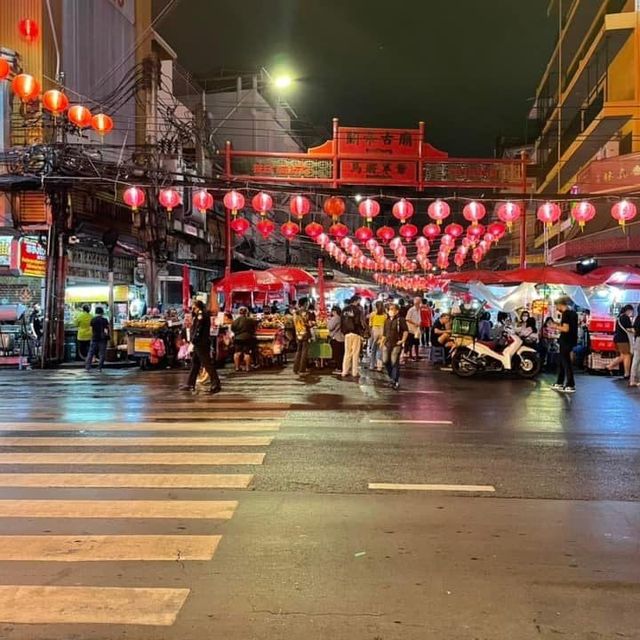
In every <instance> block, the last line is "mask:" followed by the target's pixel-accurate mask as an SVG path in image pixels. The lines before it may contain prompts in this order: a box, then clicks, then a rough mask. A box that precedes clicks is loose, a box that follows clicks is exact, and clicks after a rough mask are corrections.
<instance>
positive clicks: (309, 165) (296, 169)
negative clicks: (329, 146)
mask: <svg viewBox="0 0 640 640" xmlns="http://www.w3.org/2000/svg"><path fill="white" fill-rule="evenodd" d="M231 169H232V173H233V175H236V176H251V177H252V178H286V179H293V180H295V179H298V180H299V179H305V180H309V179H313V180H331V179H332V178H333V163H332V161H331V160H311V159H310V160H307V159H301V158H279V157H253V156H234V157H233V159H232V167H231Z"/></svg>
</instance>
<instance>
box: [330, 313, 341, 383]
mask: <svg viewBox="0 0 640 640" xmlns="http://www.w3.org/2000/svg"><path fill="white" fill-rule="evenodd" d="M327 329H328V330H329V340H330V343H331V358H332V360H333V364H334V365H335V371H334V373H342V361H343V359H344V334H343V333H342V309H340V307H339V306H338V305H335V306H334V307H333V308H332V309H331V316H330V317H329V320H328V321H327Z"/></svg>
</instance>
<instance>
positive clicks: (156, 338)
mask: <svg viewBox="0 0 640 640" xmlns="http://www.w3.org/2000/svg"><path fill="white" fill-rule="evenodd" d="M123 328H124V330H125V331H126V333H127V342H126V349H127V355H128V357H129V358H133V359H135V360H138V361H139V363H140V368H141V369H147V368H149V367H158V368H166V367H173V366H175V365H176V361H177V353H178V347H177V344H178V342H179V340H180V336H181V332H182V330H183V319H182V318H180V317H179V315H178V313H177V312H175V311H172V312H171V313H170V314H167V315H166V316H165V317H155V316H145V317H143V318H141V319H140V320H129V321H127V322H125V323H124V327H123Z"/></svg>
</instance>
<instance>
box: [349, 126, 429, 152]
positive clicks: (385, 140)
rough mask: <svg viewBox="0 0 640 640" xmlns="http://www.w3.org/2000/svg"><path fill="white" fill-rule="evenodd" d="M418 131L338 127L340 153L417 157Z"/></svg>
mask: <svg viewBox="0 0 640 640" xmlns="http://www.w3.org/2000/svg"><path fill="white" fill-rule="evenodd" d="M419 144H420V132H419V131H418V130H417V129H406V130H399V129H363V128H360V127H340V128H339V129H338V153H339V154H340V155H359V156H367V155H389V156H408V157H414V158H417V157H418V147H419Z"/></svg>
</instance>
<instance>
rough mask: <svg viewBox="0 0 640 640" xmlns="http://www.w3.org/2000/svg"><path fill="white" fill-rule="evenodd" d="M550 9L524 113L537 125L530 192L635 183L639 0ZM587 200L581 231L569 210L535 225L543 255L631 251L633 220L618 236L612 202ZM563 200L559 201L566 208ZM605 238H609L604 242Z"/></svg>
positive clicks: (564, 2)
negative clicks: (550, 27)
mask: <svg viewBox="0 0 640 640" xmlns="http://www.w3.org/2000/svg"><path fill="white" fill-rule="evenodd" d="M549 16H550V19H553V20H556V21H557V23H558V39H557V42H556V46H555V48H554V50H553V53H552V55H551V58H550V60H549V63H548V65H547V68H546V70H545V72H544V74H543V76H542V79H541V81H540V83H539V85H538V89H537V92H536V99H535V104H534V107H533V109H532V111H531V114H530V118H533V119H535V120H537V122H538V126H539V131H540V134H539V137H538V139H537V142H536V158H537V164H538V166H537V170H538V185H537V193H538V194H540V196H542V197H552V196H553V195H554V194H555V195H558V194H569V193H574V194H576V195H577V194H580V193H588V194H597V193H604V192H608V193H614V194H615V193H620V192H622V191H623V190H627V191H633V190H637V189H638V187H640V175H638V174H640V165H639V163H638V156H634V154H636V153H639V152H640V2H638V0H606V1H603V0H551V2H550V3H549ZM614 157H615V158H616V160H615V161H613V160H612V159H613V158H614ZM612 161H613V163H614V165H615V166H616V167H618V164H617V163H619V162H622V163H623V165H622V170H621V168H620V167H618V170H617V171H614V170H613V169H612V168H611V167H610V166H609V164H610V163H611V162H612ZM602 163H604V165H602ZM627 165H628V166H627ZM636 166H637V167H638V169H637V173H635V174H634V173H633V170H634V167H636ZM603 167H604V168H603ZM632 178H633V179H632ZM594 204H596V206H597V208H598V216H597V217H596V219H595V220H594V221H593V222H591V223H590V224H589V225H588V226H587V231H586V233H585V234H581V233H580V232H579V230H578V229H577V225H575V224H573V223H572V221H571V219H570V216H568V215H564V216H563V218H562V221H561V222H560V223H559V224H556V225H555V226H554V227H553V228H552V229H551V230H549V232H548V234H547V236H546V238H543V235H542V226H541V225H540V224H539V225H538V236H537V238H536V240H535V244H536V247H537V248H540V247H541V246H542V245H543V244H544V243H545V242H547V243H550V244H551V245H553V246H552V248H551V250H550V252H549V253H548V254H547V255H548V259H549V261H551V262H570V261H575V260H576V259H578V258H581V257H583V256H584V255H589V254H596V253H597V254H599V257H600V258H601V259H606V258H612V259H618V258H619V257H620V254H623V253H624V254H625V255H627V254H628V253H629V251H630V250H631V251H632V252H633V246H635V245H633V242H632V238H633V237H636V242H637V243H638V242H640V230H639V229H638V228H637V227H636V225H629V229H628V233H627V235H626V236H625V235H624V234H621V233H620V230H619V229H618V228H617V227H618V225H617V224H616V223H615V221H614V220H612V218H611V216H610V215H609V210H610V207H611V203H610V202H609V203H607V202H605V201H602V200H600V201H597V202H594ZM569 206H570V205H569V203H567V204H566V205H565V210H566V211H567V213H568V208H569ZM595 233H597V234H598V236H597V238H598V241H597V242H595V243H594V242H592V240H593V238H591V239H589V237H588V236H590V235H592V234H595ZM604 239H607V240H608V241H607V242H606V243H603V242H602V240H604ZM609 240H611V242H609ZM636 250H640V244H638V246H637V247H636Z"/></svg>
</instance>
